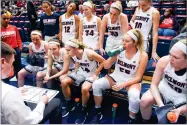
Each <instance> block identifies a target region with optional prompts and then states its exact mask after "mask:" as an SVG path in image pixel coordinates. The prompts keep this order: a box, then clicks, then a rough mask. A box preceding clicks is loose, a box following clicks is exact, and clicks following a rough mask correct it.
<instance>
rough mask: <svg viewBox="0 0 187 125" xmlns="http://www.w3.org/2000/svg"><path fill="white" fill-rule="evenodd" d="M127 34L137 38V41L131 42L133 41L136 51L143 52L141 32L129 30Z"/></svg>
mask: <svg viewBox="0 0 187 125" xmlns="http://www.w3.org/2000/svg"><path fill="white" fill-rule="evenodd" d="M128 32H132V33H133V34H134V35H135V36H136V37H137V39H138V40H137V41H135V40H133V41H134V43H135V45H136V47H137V48H138V50H140V52H143V47H144V40H143V35H142V33H141V31H140V30H139V29H131V30H129V31H128Z"/></svg>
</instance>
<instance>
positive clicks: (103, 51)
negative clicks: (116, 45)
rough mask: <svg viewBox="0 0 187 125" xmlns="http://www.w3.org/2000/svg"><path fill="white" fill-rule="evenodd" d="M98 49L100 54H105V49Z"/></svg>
mask: <svg viewBox="0 0 187 125" xmlns="http://www.w3.org/2000/svg"><path fill="white" fill-rule="evenodd" d="M99 51H100V53H101V55H102V56H103V55H104V54H105V50H104V49H103V48H100V49H99Z"/></svg>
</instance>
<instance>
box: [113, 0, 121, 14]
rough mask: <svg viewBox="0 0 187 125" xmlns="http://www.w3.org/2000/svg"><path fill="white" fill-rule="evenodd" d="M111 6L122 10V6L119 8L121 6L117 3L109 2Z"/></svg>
mask: <svg viewBox="0 0 187 125" xmlns="http://www.w3.org/2000/svg"><path fill="white" fill-rule="evenodd" d="M111 7H113V8H117V9H118V10H119V11H120V12H122V8H121V6H120V5H119V4H118V3H116V2H115V3H112V4H111Z"/></svg>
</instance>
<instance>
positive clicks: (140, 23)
mask: <svg viewBox="0 0 187 125" xmlns="http://www.w3.org/2000/svg"><path fill="white" fill-rule="evenodd" d="M154 9H155V8H154V7H150V9H149V10H148V11H146V12H143V11H142V9H141V8H136V13H135V15H136V18H135V20H134V27H133V29H135V28H138V29H140V30H141V32H142V34H143V37H144V41H145V40H149V34H150V32H151V29H152V24H153V19H152V13H153V11H154Z"/></svg>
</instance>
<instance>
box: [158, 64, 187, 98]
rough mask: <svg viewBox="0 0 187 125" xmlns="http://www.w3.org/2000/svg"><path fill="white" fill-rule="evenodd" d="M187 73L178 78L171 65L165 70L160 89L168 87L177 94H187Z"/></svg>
mask: <svg viewBox="0 0 187 125" xmlns="http://www.w3.org/2000/svg"><path fill="white" fill-rule="evenodd" d="M186 75H187V73H185V74H184V75H182V76H178V75H177V74H176V73H175V70H174V68H173V67H171V65H170V63H168V65H167V66H166V68H165V69H164V75H163V79H162V81H161V82H160V84H159V87H165V88H166V87H167V88H168V89H169V88H171V89H173V90H174V91H175V92H177V93H180V94H185V95H186V94H187V78H186Z"/></svg>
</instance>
